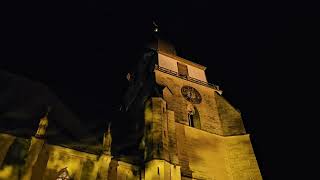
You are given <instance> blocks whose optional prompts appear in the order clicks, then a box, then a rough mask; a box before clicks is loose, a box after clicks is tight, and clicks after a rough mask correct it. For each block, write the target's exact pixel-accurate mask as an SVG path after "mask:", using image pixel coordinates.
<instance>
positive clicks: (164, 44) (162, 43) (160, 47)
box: [147, 22, 177, 55]
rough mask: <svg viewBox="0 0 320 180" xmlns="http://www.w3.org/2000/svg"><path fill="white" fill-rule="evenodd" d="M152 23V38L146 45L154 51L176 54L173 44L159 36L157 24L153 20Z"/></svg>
mask: <svg viewBox="0 0 320 180" xmlns="http://www.w3.org/2000/svg"><path fill="white" fill-rule="evenodd" d="M153 25H154V29H153V35H152V39H151V41H150V42H149V43H148V45H147V47H148V48H151V49H154V50H156V51H161V52H164V53H167V54H171V55H177V52H176V49H175V48H174V46H173V45H172V44H171V43H170V42H168V41H166V40H164V39H163V38H160V34H159V33H160V29H159V27H158V25H157V24H156V23H155V22H153Z"/></svg>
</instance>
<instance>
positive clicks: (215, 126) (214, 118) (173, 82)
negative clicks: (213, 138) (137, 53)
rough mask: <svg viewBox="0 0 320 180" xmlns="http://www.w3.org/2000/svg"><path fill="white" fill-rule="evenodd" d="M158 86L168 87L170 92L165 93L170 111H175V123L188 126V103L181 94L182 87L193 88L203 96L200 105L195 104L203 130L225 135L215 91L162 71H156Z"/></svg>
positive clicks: (164, 96)
mask: <svg viewBox="0 0 320 180" xmlns="http://www.w3.org/2000/svg"><path fill="white" fill-rule="evenodd" d="M155 74H156V81H157V83H158V84H161V85H163V86H166V87H167V88H168V90H165V91H164V93H163V98H164V100H165V101H166V102H167V107H168V109H169V110H171V111H174V114H175V121H176V122H179V123H182V124H185V125H188V111H187V106H188V104H189V103H188V101H186V100H185V98H184V97H183V96H182V94H181V88H182V86H185V85H188V86H192V87H194V88H195V89H197V91H199V93H200V94H201V96H202V102H201V103H200V104H194V106H195V107H196V108H197V110H198V111H199V115H200V126H201V129H202V130H204V131H207V132H210V133H214V134H221V135H222V134H223V131H222V124H221V121H220V117H219V113H218V109H217V104H216V102H215V101H214V99H215V97H214V94H215V90H214V89H211V88H208V87H206V86H203V85H199V84H196V83H193V82H190V81H186V80H184V79H180V78H177V77H174V76H172V75H170V74H166V73H163V72H160V71H155Z"/></svg>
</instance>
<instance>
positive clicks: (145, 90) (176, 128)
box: [0, 39, 262, 180]
mask: <svg viewBox="0 0 320 180" xmlns="http://www.w3.org/2000/svg"><path fill="white" fill-rule="evenodd" d="M205 69H206V67H204V66H202V65H199V64H196V63H194V62H192V61H189V60H186V59H183V58H181V57H178V56H177V55H176V52H175V49H174V47H173V46H172V45H170V44H168V43H166V42H164V41H162V40H159V39H157V40H156V41H153V43H151V44H150V45H149V46H148V48H147V49H146V51H145V53H144V54H143V56H142V58H141V60H140V62H139V64H138V65H137V68H135V69H134V70H133V71H132V72H130V73H128V76H127V79H128V81H129V87H128V90H127V92H126V94H125V95H124V98H123V103H122V106H121V110H122V111H123V112H124V113H127V114H128V115H129V117H131V118H132V119H130V121H134V122H136V124H137V126H136V132H135V134H136V135H137V136H135V137H136V138H135V139H134V140H132V141H134V142H135V143H133V144H135V145H132V146H131V147H133V148H131V149H136V151H134V153H133V152H131V151H126V147H125V146H124V147H123V148H122V149H121V148H118V149H117V150H115V151H122V152H124V153H122V155H121V157H120V155H119V154H117V153H116V152H115V153H114V151H113V149H115V148H116V147H114V146H116V145H114V142H113V141H112V139H113V132H112V129H113V125H112V126H110V125H109V127H108V128H107V129H108V130H107V131H106V132H105V134H104V140H103V151H101V153H99V154H95V153H88V152H83V151H79V150H76V149H71V148H68V147H64V146H62V145H61V146H60V145H52V144H49V143H47V142H46V128H47V126H50V119H48V116H45V117H43V118H42V119H41V120H40V122H39V128H38V130H37V132H35V135H34V136H33V137H31V138H30V139H26V138H21V137H15V136H13V135H10V134H3V133H0V179H10V180H15V179H23V180H29V179H32V180H62V179H73V180H85V179H88V180H98V179H101V180H107V179H110V180H141V179H145V180H156V179H158V180H170V179H174V180H180V179H182V180H191V179H197V180H198V179H199V180H200V179H201V180H260V179H262V176H261V174H260V170H259V167H258V163H257V161H256V158H255V154H254V151H253V148H252V145H251V141H250V137H249V134H247V133H246V130H245V128H244V125H243V122H242V118H241V113H240V112H239V111H238V110H237V109H235V108H234V107H233V106H232V105H231V104H230V103H229V102H228V101H226V100H225V99H224V98H223V97H222V91H221V90H220V89H219V87H218V86H216V85H213V84H210V83H208V82H207V79H206V75H205ZM17 153H18V154H21V156H18V158H15V159H14V161H16V162H20V163H16V165H11V164H12V163H11V164H10V161H12V158H11V157H17V156H16V154H17ZM19 157H20V158H19ZM126 157H127V158H126ZM129 157H135V158H129Z"/></svg>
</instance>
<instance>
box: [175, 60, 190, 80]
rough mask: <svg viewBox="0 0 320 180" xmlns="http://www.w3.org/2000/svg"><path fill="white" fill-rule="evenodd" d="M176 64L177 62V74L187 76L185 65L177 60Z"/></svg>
mask: <svg viewBox="0 0 320 180" xmlns="http://www.w3.org/2000/svg"><path fill="white" fill-rule="evenodd" d="M177 64H178V74H179V76H182V77H185V78H187V77H188V76H189V73H188V67H187V65H184V64H181V63H179V62H177Z"/></svg>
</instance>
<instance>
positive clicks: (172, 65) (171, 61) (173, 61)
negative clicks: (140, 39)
mask: <svg viewBox="0 0 320 180" xmlns="http://www.w3.org/2000/svg"><path fill="white" fill-rule="evenodd" d="M170 56H171V57H170ZM170 56H168V55H164V54H161V53H159V54H158V64H159V66H161V67H164V68H167V69H169V70H171V71H175V72H178V66H177V62H180V63H182V64H185V65H186V66H187V67H188V73H189V76H190V77H192V78H195V79H199V80H201V81H205V82H207V78H206V75H205V72H204V70H203V69H199V68H196V67H194V66H192V65H190V64H189V63H192V62H187V60H185V59H183V60H182V58H179V57H177V56H173V55H170ZM173 57H175V58H173ZM179 59H180V60H179Z"/></svg>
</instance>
